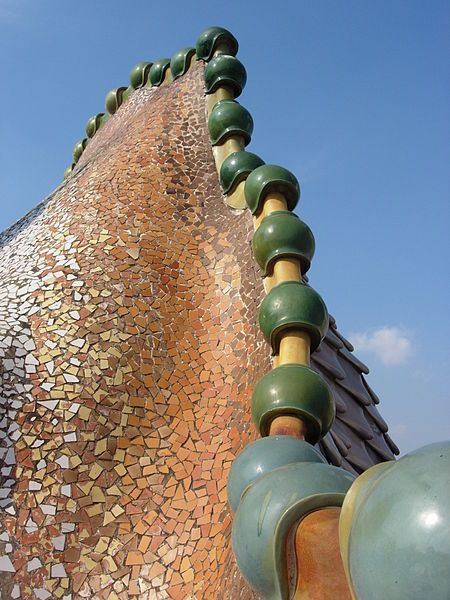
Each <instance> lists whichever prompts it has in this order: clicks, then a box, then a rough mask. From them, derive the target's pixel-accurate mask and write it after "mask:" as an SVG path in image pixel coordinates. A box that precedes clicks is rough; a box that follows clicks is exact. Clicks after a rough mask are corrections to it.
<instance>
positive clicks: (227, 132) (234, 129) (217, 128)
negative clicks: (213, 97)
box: [208, 100, 253, 146]
mask: <svg viewBox="0 0 450 600" xmlns="http://www.w3.org/2000/svg"><path fill="white" fill-rule="evenodd" d="M208 130H209V136H210V138H211V143H212V145H213V146H217V145H219V144H222V143H223V142H224V141H225V140H226V139H227V138H228V137H230V136H232V135H240V136H242V137H243V138H244V143H245V144H246V145H247V144H249V143H250V140H251V137H252V133H253V119H252V116H251V114H250V113H249V112H248V110H247V109H246V108H244V107H243V106H241V105H240V104H239V103H238V102H236V101H235V100H219V102H217V104H216V105H215V106H214V108H213V110H212V112H211V114H210V115H209V119H208Z"/></svg>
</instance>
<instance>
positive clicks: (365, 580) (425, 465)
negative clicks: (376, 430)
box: [343, 442, 450, 600]
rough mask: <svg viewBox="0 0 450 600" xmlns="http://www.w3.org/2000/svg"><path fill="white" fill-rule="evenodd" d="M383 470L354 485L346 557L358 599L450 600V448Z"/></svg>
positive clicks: (417, 454) (434, 448) (419, 453)
mask: <svg viewBox="0 0 450 600" xmlns="http://www.w3.org/2000/svg"><path fill="white" fill-rule="evenodd" d="M380 466H382V467H384V468H381V469H379V468H378V467H379V465H377V466H376V467H372V469H369V470H368V471H366V473H364V475H363V476H362V477H363V478H364V479H361V481H362V483H361V484H359V478H358V479H357V480H356V481H355V486H357V487H358V492H357V495H356V497H353V498H352V502H353V503H354V507H353V515H352V521H351V528H350V531H349V538H348V556H347V561H348V566H349V571H350V579H351V582H352V586H353V590H354V592H355V596H356V597H357V598H364V600H379V598H383V599H384V598H389V599H390V598H395V600H424V599H427V600H448V598H450V568H449V566H450V510H449V507H450V442H438V443H436V444H431V445H429V446H425V447H423V448H420V449H419V450H416V451H414V452H410V453H409V454H406V455H405V456H403V457H402V458H400V459H399V460H398V461H396V462H394V461H392V462H391V463H386V465H380ZM372 470H373V471H374V476H373V477H370V473H371V471H372ZM358 484H359V486H358ZM351 492H352V490H350V493H351ZM343 509H344V510H345V509H346V506H345V504H344V507H343ZM344 560H345V557H344Z"/></svg>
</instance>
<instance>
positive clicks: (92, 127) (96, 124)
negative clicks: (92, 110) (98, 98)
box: [86, 113, 104, 138]
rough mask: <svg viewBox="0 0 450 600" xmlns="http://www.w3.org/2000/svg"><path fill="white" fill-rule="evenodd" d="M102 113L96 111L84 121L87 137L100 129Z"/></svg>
mask: <svg viewBox="0 0 450 600" xmlns="http://www.w3.org/2000/svg"><path fill="white" fill-rule="evenodd" d="M103 115H104V113H98V114H97V115H94V116H93V117H91V118H90V119H89V120H88V122H87V123H86V135H87V136H88V138H91V137H93V136H94V135H95V133H96V132H97V131H98V130H99V129H100V127H101V125H102V117H103Z"/></svg>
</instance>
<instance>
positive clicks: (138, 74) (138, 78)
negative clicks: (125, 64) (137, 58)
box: [130, 61, 152, 90]
mask: <svg viewBox="0 0 450 600" xmlns="http://www.w3.org/2000/svg"><path fill="white" fill-rule="evenodd" d="M151 66H152V63H151V62H147V61H141V62H138V63H137V64H136V65H134V67H133V68H132V69H131V72H130V85H131V87H132V88H133V89H134V90H137V89H138V88H141V87H143V86H144V85H145V84H146V83H147V80H148V74H149V72H150V67H151Z"/></svg>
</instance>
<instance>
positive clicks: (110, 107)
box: [105, 87, 126, 115]
mask: <svg viewBox="0 0 450 600" xmlns="http://www.w3.org/2000/svg"><path fill="white" fill-rule="evenodd" d="M125 90H126V88H125V87H119V88H114V89H113V90H111V91H110V92H108V93H107V94H106V99H105V106H106V110H107V111H108V113H109V114H110V115H113V114H114V113H115V112H116V111H117V109H118V108H119V106H120V105H121V104H122V102H123V93H124V91H125Z"/></svg>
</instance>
